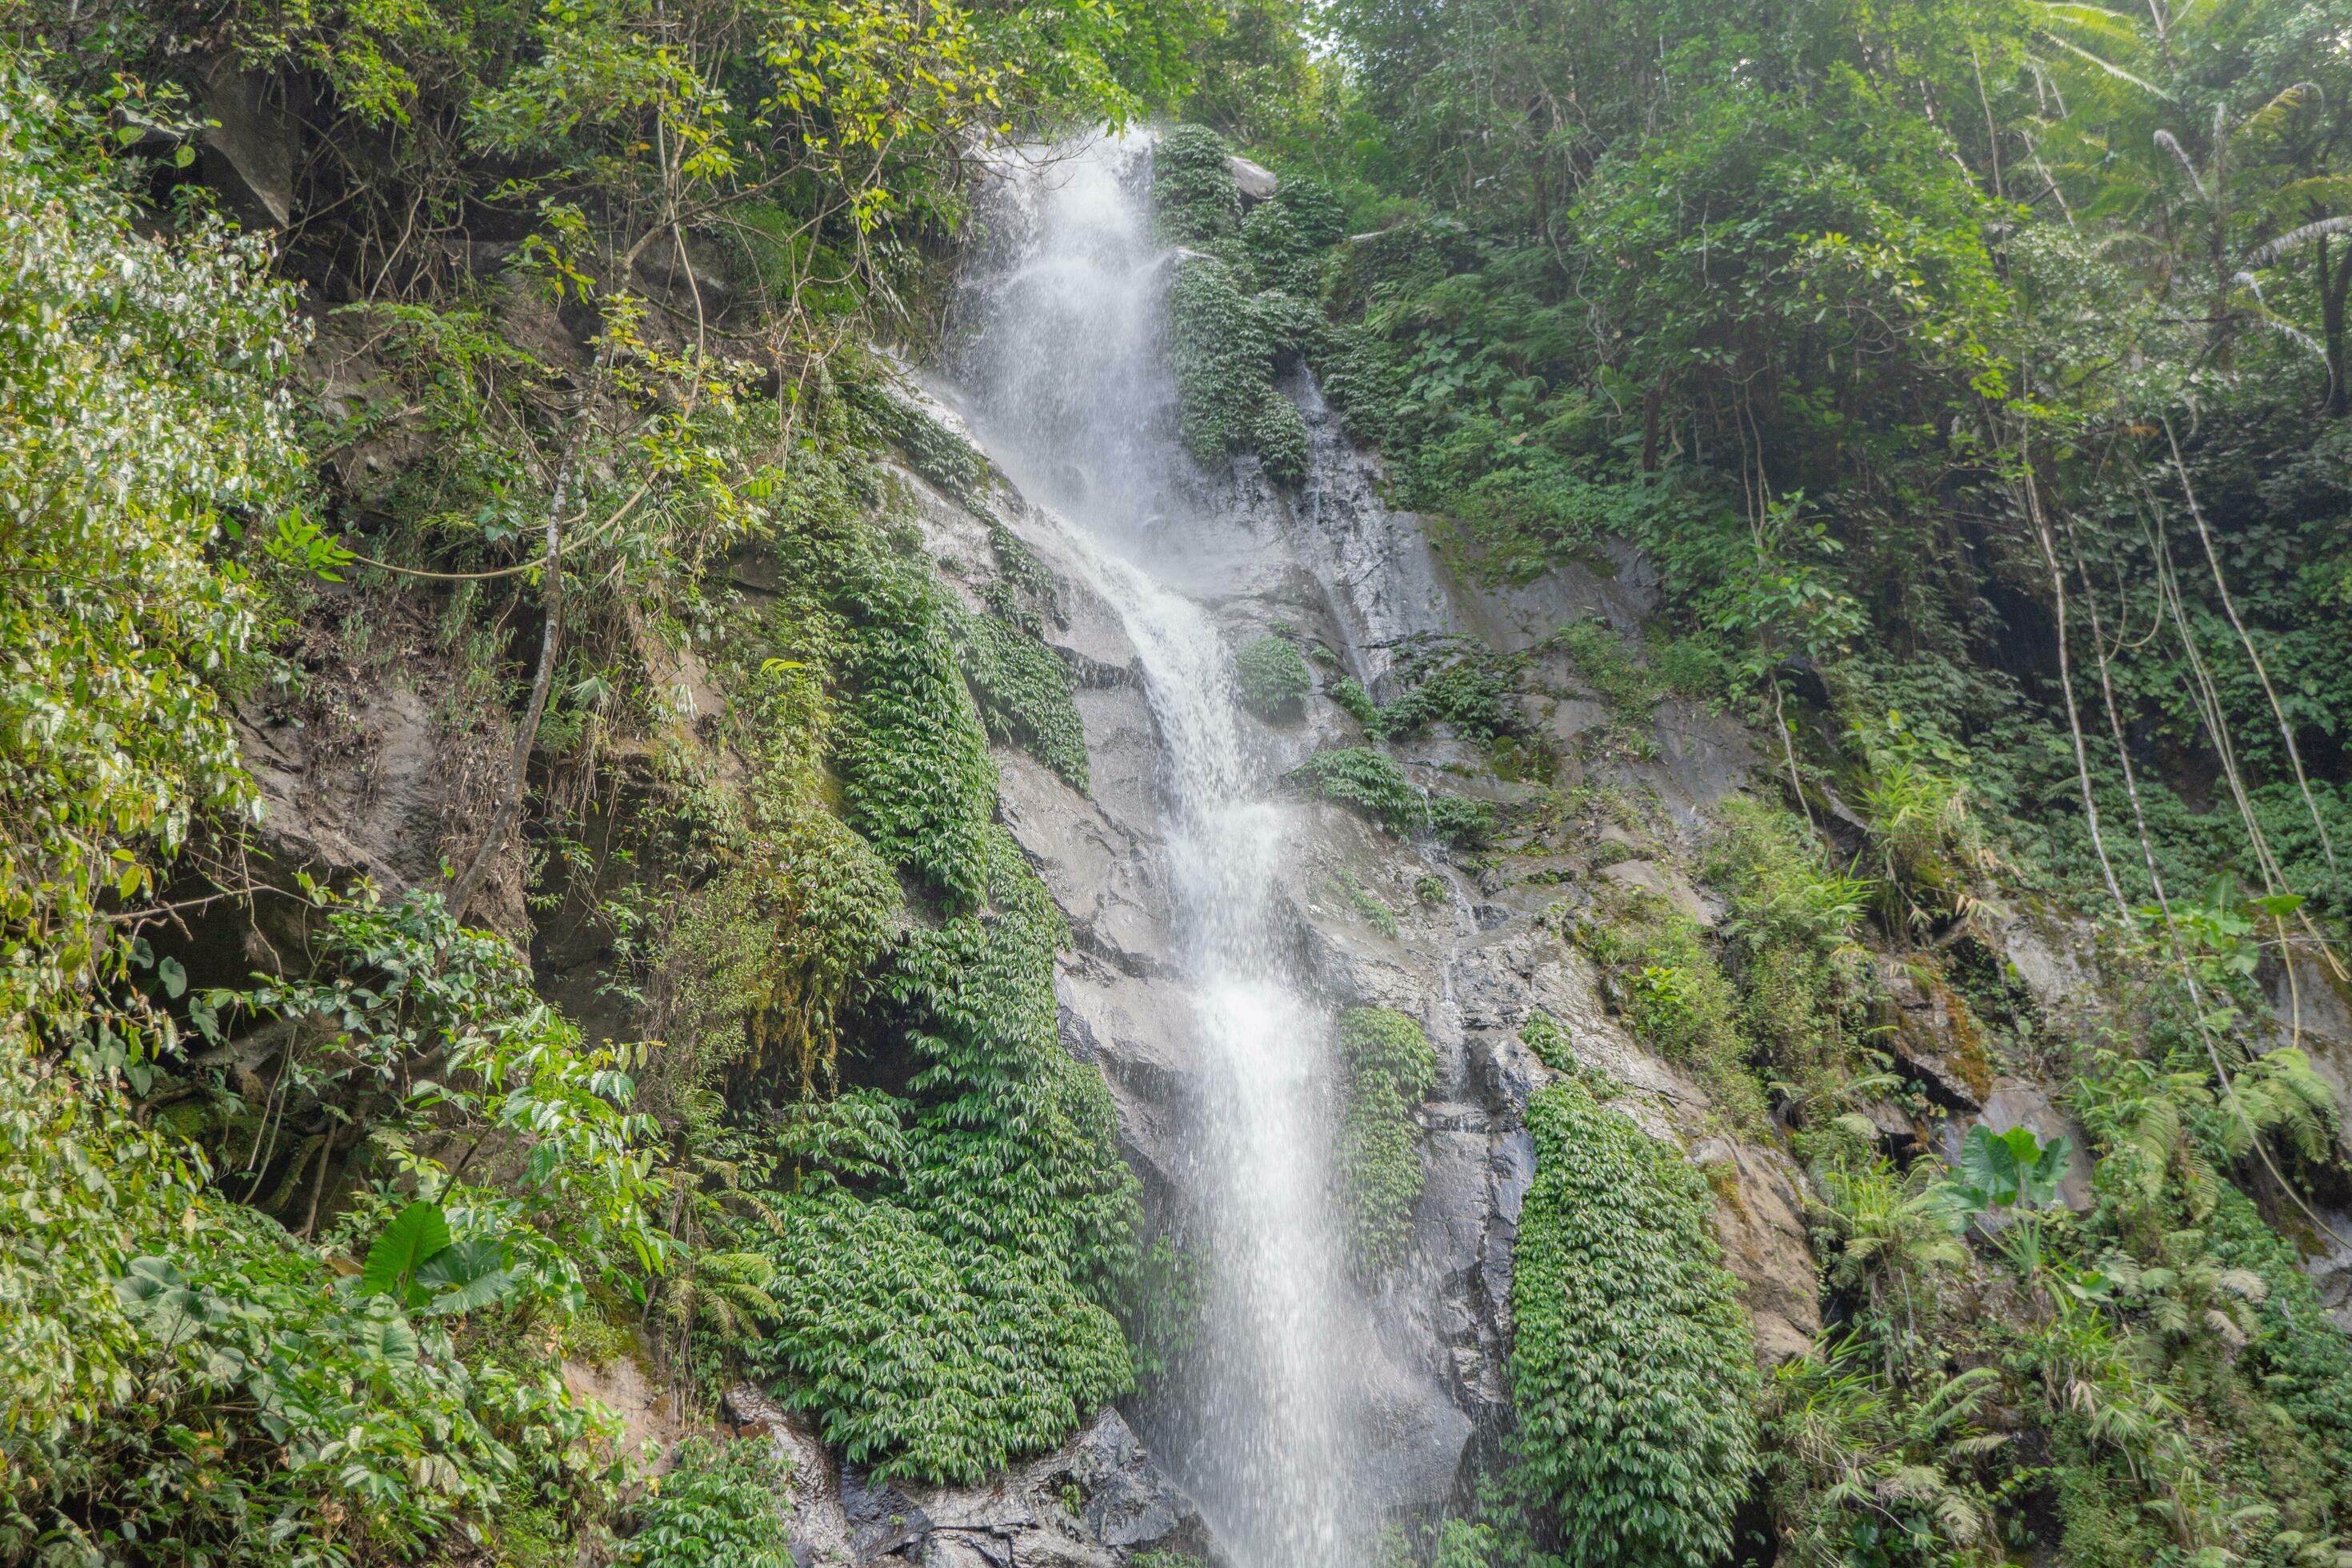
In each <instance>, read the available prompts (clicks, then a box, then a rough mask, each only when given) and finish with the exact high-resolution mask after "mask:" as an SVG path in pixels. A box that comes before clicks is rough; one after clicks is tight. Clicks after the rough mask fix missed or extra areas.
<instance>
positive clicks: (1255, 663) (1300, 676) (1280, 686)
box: [1234, 634, 1315, 721]
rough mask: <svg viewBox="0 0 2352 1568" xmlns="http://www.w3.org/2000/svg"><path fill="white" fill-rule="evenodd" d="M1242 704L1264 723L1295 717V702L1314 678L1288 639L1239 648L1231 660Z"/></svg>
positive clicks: (1262, 640) (1270, 639) (1262, 639)
mask: <svg viewBox="0 0 2352 1568" xmlns="http://www.w3.org/2000/svg"><path fill="white" fill-rule="evenodd" d="M1234 675H1235V678H1236V679H1238V681H1239V682H1240V685H1241V693H1242V701H1243V702H1244V704H1245V705H1247V707H1248V708H1249V710H1250V711H1251V712H1253V713H1255V714H1256V715H1257V716H1258V717H1259V718H1261V719H1265V720H1267V721H1280V720H1283V719H1293V718H1297V715H1298V711H1299V701H1300V700H1301V699H1302V698H1304V697H1305V696H1306V695H1307V693H1308V692H1310V691H1312V690H1314V689H1315V675H1314V672H1313V671H1312V670H1309V669H1308V668H1307V656H1306V655H1304V654H1302V653H1300V652H1299V651H1298V644H1297V643H1296V642H1295V641H1293V640H1292V639H1290V638H1289V637H1283V636H1280V635H1279V634H1277V635H1276V636H1273V637H1260V638H1258V639H1257V640H1256V641H1255V642H1254V643H1252V644H1250V645H1249V647H1245V648H1244V649H1242V651H1241V653H1240V655H1239V656H1238V657H1237V658H1235V659H1234Z"/></svg>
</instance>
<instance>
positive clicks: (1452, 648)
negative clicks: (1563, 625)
mask: <svg viewBox="0 0 2352 1568" xmlns="http://www.w3.org/2000/svg"><path fill="white" fill-rule="evenodd" d="M1526 668H1527V656H1526V655H1524V654H1498V653H1496V652H1495V651H1494V650H1493V649H1492V648H1489V647H1486V645H1485V644H1484V643H1481V642H1478V641H1476V640H1475V639H1473V638H1469V637H1443V638H1428V639H1422V640H1417V641H1415V642H1414V643H1412V644H1411V645H1410V646H1408V647H1407V648H1406V649H1405V652H1404V655H1403V657H1402V658H1400V659H1399V660H1398V661H1397V679H1398V680H1399V682H1400V683H1401V684H1402V686H1403V688H1404V690H1403V693H1402V695H1401V696H1399V697H1398V698H1397V700H1395V701H1393V702H1391V703H1389V704H1388V705H1387V706H1385V707H1381V708H1378V709H1375V710H1373V712H1372V713H1371V715H1370V717H1369V718H1365V717H1364V715H1362V714H1360V713H1359V714H1358V717H1359V718H1362V719H1363V720H1364V723H1365V727H1366V728H1367V729H1369V730H1370V731H1371V732H1372V733H1373V734H1374V735H1377V736H1379V737H1380V738H1381V739H1383V740H1391V739H1396V738H1399V737H1402V736H1406V735H1415V734H1419V733H1420V732H1421V731H1423V730H1425V729H1427V728H1428V727H1429V726H1430V725H1432V724H1445V725H1448V726H1450V727H1451V728H1452V729H1453V730H1454V731H1455V732H1456V733H1457V734H1460V735H1462V736H1463V737H1464V738H1465V739H1467V740H1473V741H1493V740H1496V739H1497V738H1498V737H1500V736H1504V735H1509V734H1514V733H1517V731H1518V729H1519V724H1518V722H1517V719H1516V718H1515V717H1514V715H1513V714H1512V713H1511V711H1510V707H1509V703H1510V700H1511V696H1512V694H1513V693H1514V692H1515V691H1517V689H1518V684H1519V677H1520V675H1521V673H1522V672H1523V671H1524V670H1525V669H1526ZM1358 690H1359V691H1361V690H1362V688H1360V687H1359V688H1358ZM1367 702H1368V703H1369V699H1367ZM1351 711H1352V709H1351Z"/></svg>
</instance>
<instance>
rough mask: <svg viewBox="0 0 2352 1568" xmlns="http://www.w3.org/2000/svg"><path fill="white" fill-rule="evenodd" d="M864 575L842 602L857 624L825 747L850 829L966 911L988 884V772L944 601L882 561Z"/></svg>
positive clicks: (992, 800)
mask: <svg viewBox="0 0 2352 1568" xmlns="http://www.w3.org/2000/svg"><path fill="white" fill-rule="evenodd" d="M861 575H862V581H860V582H858V583H856V584H854V585H853V586H852V588H851V589H850V591H849V593H848V594H847V595H846V597H847V598H848V600H849V601H850V603H851V605H852V606H853V607H854V608H855V609H856V611H857V612H859V616H858V618H859V620H860V622H861V624H860V626H859V627H858V631H857V636H856V641H855V643H854V645H853V647H852V648H851V650H850V656H849V658H848V660H847V668H845V671H844V673H845V675H846V676H847V678H848V679H849V681H850V682H851V685H852V688H853V690H854V695H853V696H852V697H851V698H850V700H849V702H848V704H847V705H846V707H845V709H844V710H843V711H842V714H841V719H840V722H839V724H838V726H837V728H836V731H835V740H834V760H835V765H836V766H837V767H839V769H840V770H841V774H842V795H843V800H844V803H845V805H846V807H847V811H846V816H847V818H848V821H849V825H850V826H852V827H854V828H856V830H857V831H858V832H859V833H861V834H863V835H864V836H865V837H866V840H867V841H868V842H869V843H871V844H872V845H873V846H874V847H875V848H876V849H877V850H879V851H881V853H882V856H883V858H885V859H887V860H888V861H890V862H891V863H892V864H893V865H903V866H911V867H912V868H915V869H916V870H918V871H919V872H920V873H921V874H922V875H923V877H924V878H925V879H927V880H928V881H929V882H930V883H931V885H932V886H934V887H936V888H937V889H940V892H942V893H943V894H945V895H946V897H947V899H948V900H949V902H950V905H952V906H953V907H956V908H969V907H971V905H974V904H976V903H978V902H980V900H981V899H982V896H983V895H984V891H985V887H986V882H987V878H988V849H987V845H986V843H985V841H984V835H985V828H986V826H987V824H988V823H989V821H990V820H991V818H992V817H993V816H994V815H995V810H996V782H997V781H996V763H995V762H994V760H993V759H992V758H991V757H990V756H989V754H988V736H987V734H986V732H985V731H984V730H983V729H982V724H981V718H980V714H979V712H978V710H976V709H975V708H974V707H973V704H972V700H971V693H970V692H969V691H968V690H966V689H965V686H964V680H963V675H962V671H961V668H960V667H959V664H958V661H957V658H956V650H955V644H954V640H953V638H952V637H951V636H950V608H949V605H948V602H947V598H946V591H945V590H944V589H942V588H940V586H939V585H938V584H936V583H935V582H933V581H932V580H931V579H930V577H929V574H928V572H926V571H921V570H919V569H918V568H910V567H908V566H907V565H905V564H902V563H895V562H890V561H887V560H883V559H879V558H877V559H875V560H873V561H872V562H870V563H868V564H867V565H866V568H865V569H864V571H863V573H862V574H861Z"/></svg>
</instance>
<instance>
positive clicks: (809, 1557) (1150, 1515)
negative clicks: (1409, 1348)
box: [724, 1385, 1207, 1568]
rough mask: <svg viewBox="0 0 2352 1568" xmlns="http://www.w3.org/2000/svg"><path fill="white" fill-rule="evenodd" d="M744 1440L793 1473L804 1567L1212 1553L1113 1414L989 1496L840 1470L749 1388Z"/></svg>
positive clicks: (1100, 1567) (1059, 1562) (1026, 1564)
mask: <svg viewBox="0 0 2352 1568" xmlns="http://www.w3.org/2000/svg"><path fill="white" fill-rule="evenodd" d="M724 1403H725V1414H726V1415H727V1417H728V1419H729V1420H730V1421H731V1422H733V1423H734V1425H735V1426H736V1429H737V1431H738V1433H739V1434H740V1435H743V1436H765V1437H766V1438H767V1439H768V1441H770V1442H771V1443H772V1444H774V1445H775V1446H776V1449H777V1452H778V1453H779V1454H780V1455H781V1456H782V1458H784V1460H785V1461H786V1462H787V1463H788V1464H789V1465H790V1466H791V1467H792V1470H793V1515H792V1519H791V1521H790V1533H791V1540H792V1549H793V1560H794V1561H795V1562H796V1563H801V1564H803V1568H819V1565H823V1568H867V1565H869V1564H882V1565H885V1568H905V1565H906V1564H909V1563H920V1564H922V1565H923V1568H1122V1565H1123V1564H1126V1563H1131V1562H1133V1561H1134V1559H1135V1558H1136V1556H1137V1555H1138V1554H1139V1553H1141V1552H1196V1553H1197V1552H1202V1551H1203V1550H1204V1549H1205V1547H1206V1544H1207V1542H1206V1537H1205V1534H1204V1532H1203V1531H1202V1525H1201V1520H1200V1515H1199V1513H1198V1511H1197V1510H1195V1509H1194V1508H1193V1506H1192V1500H1191V1499H1190V1498H1188V1497H1186V1496H1185V1495H1184V1493H1183V1491H1182V1490H1181V1489H1180V1488H1178V1487H1177V1486H1176V1484H1175V1483H1174V1482H1172V1481H1171V1480H1170V1479H1168V1477H1167V1476H1166V1475H1165V1474H1164V1473H1162V1472H1161V1471H1160V1468H1159V1467H1158V1466H1157V1465H1155V1464H1154V1463H1152V1460H1151V1457H1150V1455H1149V1454H1148V1453H1146V1452H1145V1451H1144V1447H1143V1445H1142V1444H1141V1443H1140V1442H1139V1441H1138V1440H1137V1438H1136V1436H1135V1434H1134V1432H1133V1431H1132V1430H1131V1429H1129V1426H1128V1425H1127V1423H1126V1421H1125V1420H1123V1419H1122V1418H1121V1417H1120V1415H1119V1414H1118V1412H1117V1411H1115V1410H1106V1411H1104V1412H1103V1413H1102V1414H1101V1415H1097V1417H1096V1418H1095V1419H1094V1421H1093V1422H1092V1423H1091V1424H1089V1425H1088V1426H1087V1427H1086V1428H1085V1429H1084V1430H1082V1431H1081V1432H1079V1434H1078V1435H1077V1436H1076V1437H1074V1438H1072V1439H1071V1440H1070V1441H1069V1442H1067V1443H1066V1444H1064V1445H1063V1446H1062V1447H1059V1448H1056V1449H1055V1450H1054V1451H1053V1452H1052V1453H1050V1454H1046V1455H1045V1456H1043V1457H1042V1458H1035V1459H1032V1460H1030V1461H1029V1462H1028V1463H1026V1464H1024V1465H1022V1466H1020V1467H1019V1468H1015V1469H1013V1470H1011V1471H1008V1472H1007V1473H1006V1474H1004V1475H1003V1476H1001V1477H998V1478H997V1479H993V1480H992V1481H990V1482H988V1483H987V1484H985V1485H982V1486H977V1487H926V1486H917V1485H911V1484H909V1485H904V1486H894V1485H890V1484H887V1483H884V1482H877V1481H874V1480H872V1479H869V1478H867V1477H866V1476H864V1475H862V1474H860V1472H858V1471H857V1470H856V1468H854V1467H850V1466H846V1465H842V1466H836V1465H835V1464H834V1463H833V1462H832V1460H831V1458H830V1457H829V1456H828V1455H827V1454H826V1452H825V1449H824V1445H823V1444H821V1443H819V1442H818V1441H817V1440H816V1439H815V1438H814V1436H811V1435H810V1433H809V1432H808V1430H807V1429H806V1427H805V1426H803V1425H802V1424H801V1423H800V1421H799V1420H798V1419H797V1418H796V1417H793V1416H792V1415H788V1414H786V1413H785V1412H784V1411H783V1410H782V1408H780V1407H779V1406H778V1405H776V1403H775V1402H774V1401H773V1400H772V1399H770V1398H769V1397H768V1396H767V1395H766V1394H762V1393H761V1392H760V1391H759V1390H758V1389H756V1388H752V1387H751V1386H749V1385H744V1386H740V1387H738V1388H735V1389H733V1390H731V1391H730V1392H729V1394H727V1397H726V1400H725V1402H724Z"/></svg>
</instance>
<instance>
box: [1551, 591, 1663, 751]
mask: <svg viewBox="0 0 2352 1568" xmlns="http://www.w3.org/2000/svg"><path fill="white" fill-rule="evenodd" d="M1558 637H1559V646H1560V647H1561V648H1562V649H1564V650H1565V651H1566V652H1567V654H1568V657H1569V659H1570V662H1571V663H1573V664H1574V665H1575V666H1576V673H1577V674H1578V675H1579V676H1580V678H1581V679H1583V681H1584V683H1585V685H1587V686H1588V687H1590V688H1591V690H1592V694H1593V695H1594V696H1595V697H1598V698H1599V699H1601V703H1602V704H1603V705H1604V706H1605V707H1607V708H1608V710H1609V713H1610V717H1611V718H1612V720H1613V721H1615V722H1617V723H1618V724H1621V725H1623V726H1626V727H1628V728H1634V727H1638V726H1641V725H1644V724H1647V723H1648V722H1649V721H1650V710H1652V709H1654V708H1655V707H1656V706H1657V702H1658V695H1659V693H1658V689H1657V687H1656V686H1655V685H1654V683H1653V681H1652V679H1651V677H1650V674H1649V672H1648V671H1647V670H1645V669H1643V668H1642V667H1641V666H1640V665H1638V664H1636V663H1635V662H1634V661H1633V650H1632V649H1631V648H1629V647H1626V644H1625V639H1624V638H1623V637H1619V636H1618V635H1617V633H1616V631H1615V630H1614V628H1612V626H1610V625H1609V623H1608V622H1607V621H1605V620H1602V619H1601V618H1600V617H1598V616H1593V617H1591V618H1588V619H1585V620H1581V621H1574V622H1571V623H1570V624H1569V625H1567V626H1562V627H1561V628H1560V629H1559V634H1558Z"/></svg>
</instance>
